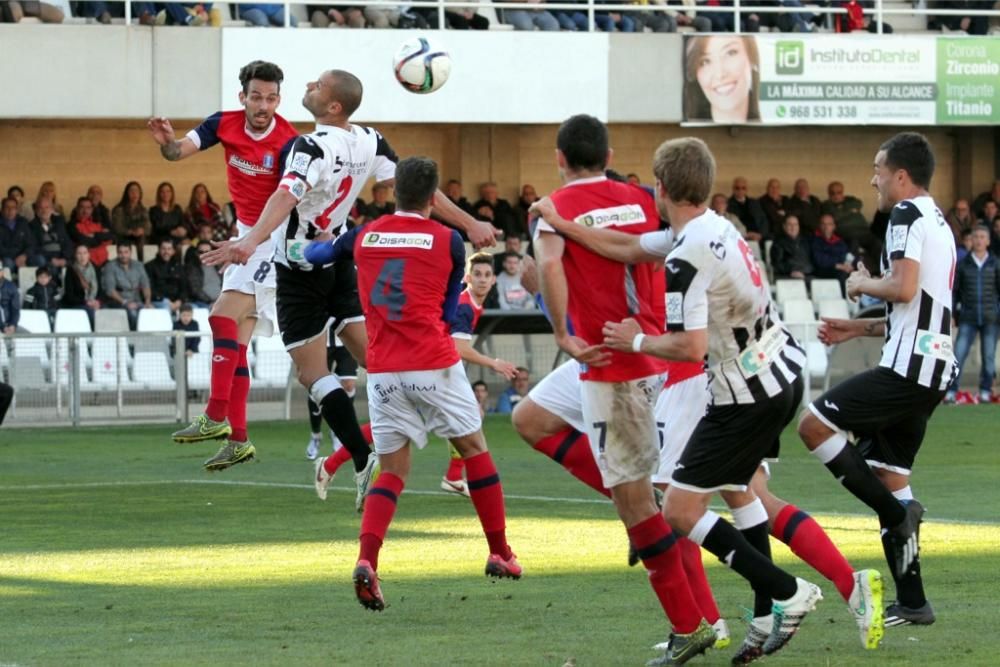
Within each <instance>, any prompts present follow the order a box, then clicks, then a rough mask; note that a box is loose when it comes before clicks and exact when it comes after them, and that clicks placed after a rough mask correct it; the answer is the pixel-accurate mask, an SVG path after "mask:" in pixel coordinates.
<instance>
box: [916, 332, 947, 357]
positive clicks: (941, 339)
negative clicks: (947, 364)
mask: <svg viewBox="0 0 1000 667" xmlns="http://www.w3.org/2000/svg"><path fill="white" fill-rule="evenodd" d="M915 352H916V353H917V354H920V355H923V356H925V357H934V358H935V359H944V360H946V361H950V360H951V359H952V357H953V356H954V351H953V350H952V347H951V336H948V335H947V334H939V333H933V332H931V331H924V330H923V329H918V330H917V344H916V346H915Z"/></svg>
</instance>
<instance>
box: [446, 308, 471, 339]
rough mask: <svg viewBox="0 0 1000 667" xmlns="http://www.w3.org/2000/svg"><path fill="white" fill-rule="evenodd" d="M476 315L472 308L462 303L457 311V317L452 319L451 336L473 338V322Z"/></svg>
mask: <svg viewBox="0 0 1000 667" xmlns="http://www.w3.org/2000/svg"><path fill="white" fill-rule="evenodd" d="M475 317H476V314H475V313H474V312H473V311H472V306H470V305H469V304H467V303H460V304H458V306H457V307H456V309H455V317H453V318H452V319H451V335H452V336H454V337H455V338H469V339H471V338H472V329H473V327H472V320H473V319H475Z"/></svg>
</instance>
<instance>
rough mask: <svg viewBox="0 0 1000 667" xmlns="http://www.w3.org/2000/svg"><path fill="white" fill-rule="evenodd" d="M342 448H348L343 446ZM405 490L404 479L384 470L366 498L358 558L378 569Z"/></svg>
mask: <svg viewBox="0 0 1000 667" xmlns="http://www.w3.org/2000/svg"><path fill="white" fill-rule="evenodd" d="M341 449H346V447H342V448H341ZM402 492H403V480H402V479H400V478H399V477H397V476H396V475H393V474H392V473H391V472H384V473H382V474H381V475H379V476H378V479H376V480H375V484H374V485H372V487H371V489H370V490H369V491H368V497H367V498H365V510H364V513H363V514H362V515H361V534H360V538H359V539H360V542H361V551H360V553H359V554H358V560H366V561H368V562H369V563H371V564H372V569H375V570H377V569H378V553H379V550H380V549H381V548H382V542H383V541H385V534H386V532H388V530H389V524H390V523H392V516H393V514H395V513H396V502H397V501H398V499H399V494H401V493H402Z"/></svg>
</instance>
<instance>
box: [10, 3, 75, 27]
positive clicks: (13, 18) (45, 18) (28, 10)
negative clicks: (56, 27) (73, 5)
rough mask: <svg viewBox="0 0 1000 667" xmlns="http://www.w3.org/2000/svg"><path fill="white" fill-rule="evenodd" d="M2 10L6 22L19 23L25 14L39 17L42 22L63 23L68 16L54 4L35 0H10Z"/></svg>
mask: <svg viewBox="0 0 1000 667" xmlns="http://www.w3.org/2000/svg"><path fill="white" fill-rule="evenodd" d="M0 10H2V12H3V15H2V18H3V21H4V22H6V23H19V22H20V21H21V19H23V18H24V17H25V16H31V17H34V18H37V19H38V20H39V21H41V22H42V23H62V22H63V19H64V18H65V17H66V15H65V14H64V13H63V10H61V9H59V8H58V7H56V6H55V5H54V4H52V3H49V2H37V1H33V0H8V2H5V3H3V6H2V7H0Z"/></svg>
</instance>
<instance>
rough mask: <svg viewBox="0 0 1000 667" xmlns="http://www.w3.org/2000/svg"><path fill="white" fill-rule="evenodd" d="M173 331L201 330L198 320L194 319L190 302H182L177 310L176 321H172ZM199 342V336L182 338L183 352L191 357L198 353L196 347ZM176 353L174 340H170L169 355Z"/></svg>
mask: <svg viewBox="0 0 1000 667" xmlns="http://www.w3.org/2000/svg"><path fill="white" fill-rule="evenodd" d="M174 331H189V332H198V331H201V327H199V326H198V321H197V320H196V319H194V306H192V305H191V304H190V303H185V304H182V305H181V307H180V310H179V311H178V315H177V321H176V322H174ZM200 344H201V336H190V337H188V338H185V339H184V354H185V355H187V356H188V357H193V356H194V355H196V354H198V347H199V346H200ZM174 354H176V345H175V341H173V340H171V341H170V356H171V357H172V356H174Z"/></svg>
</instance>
